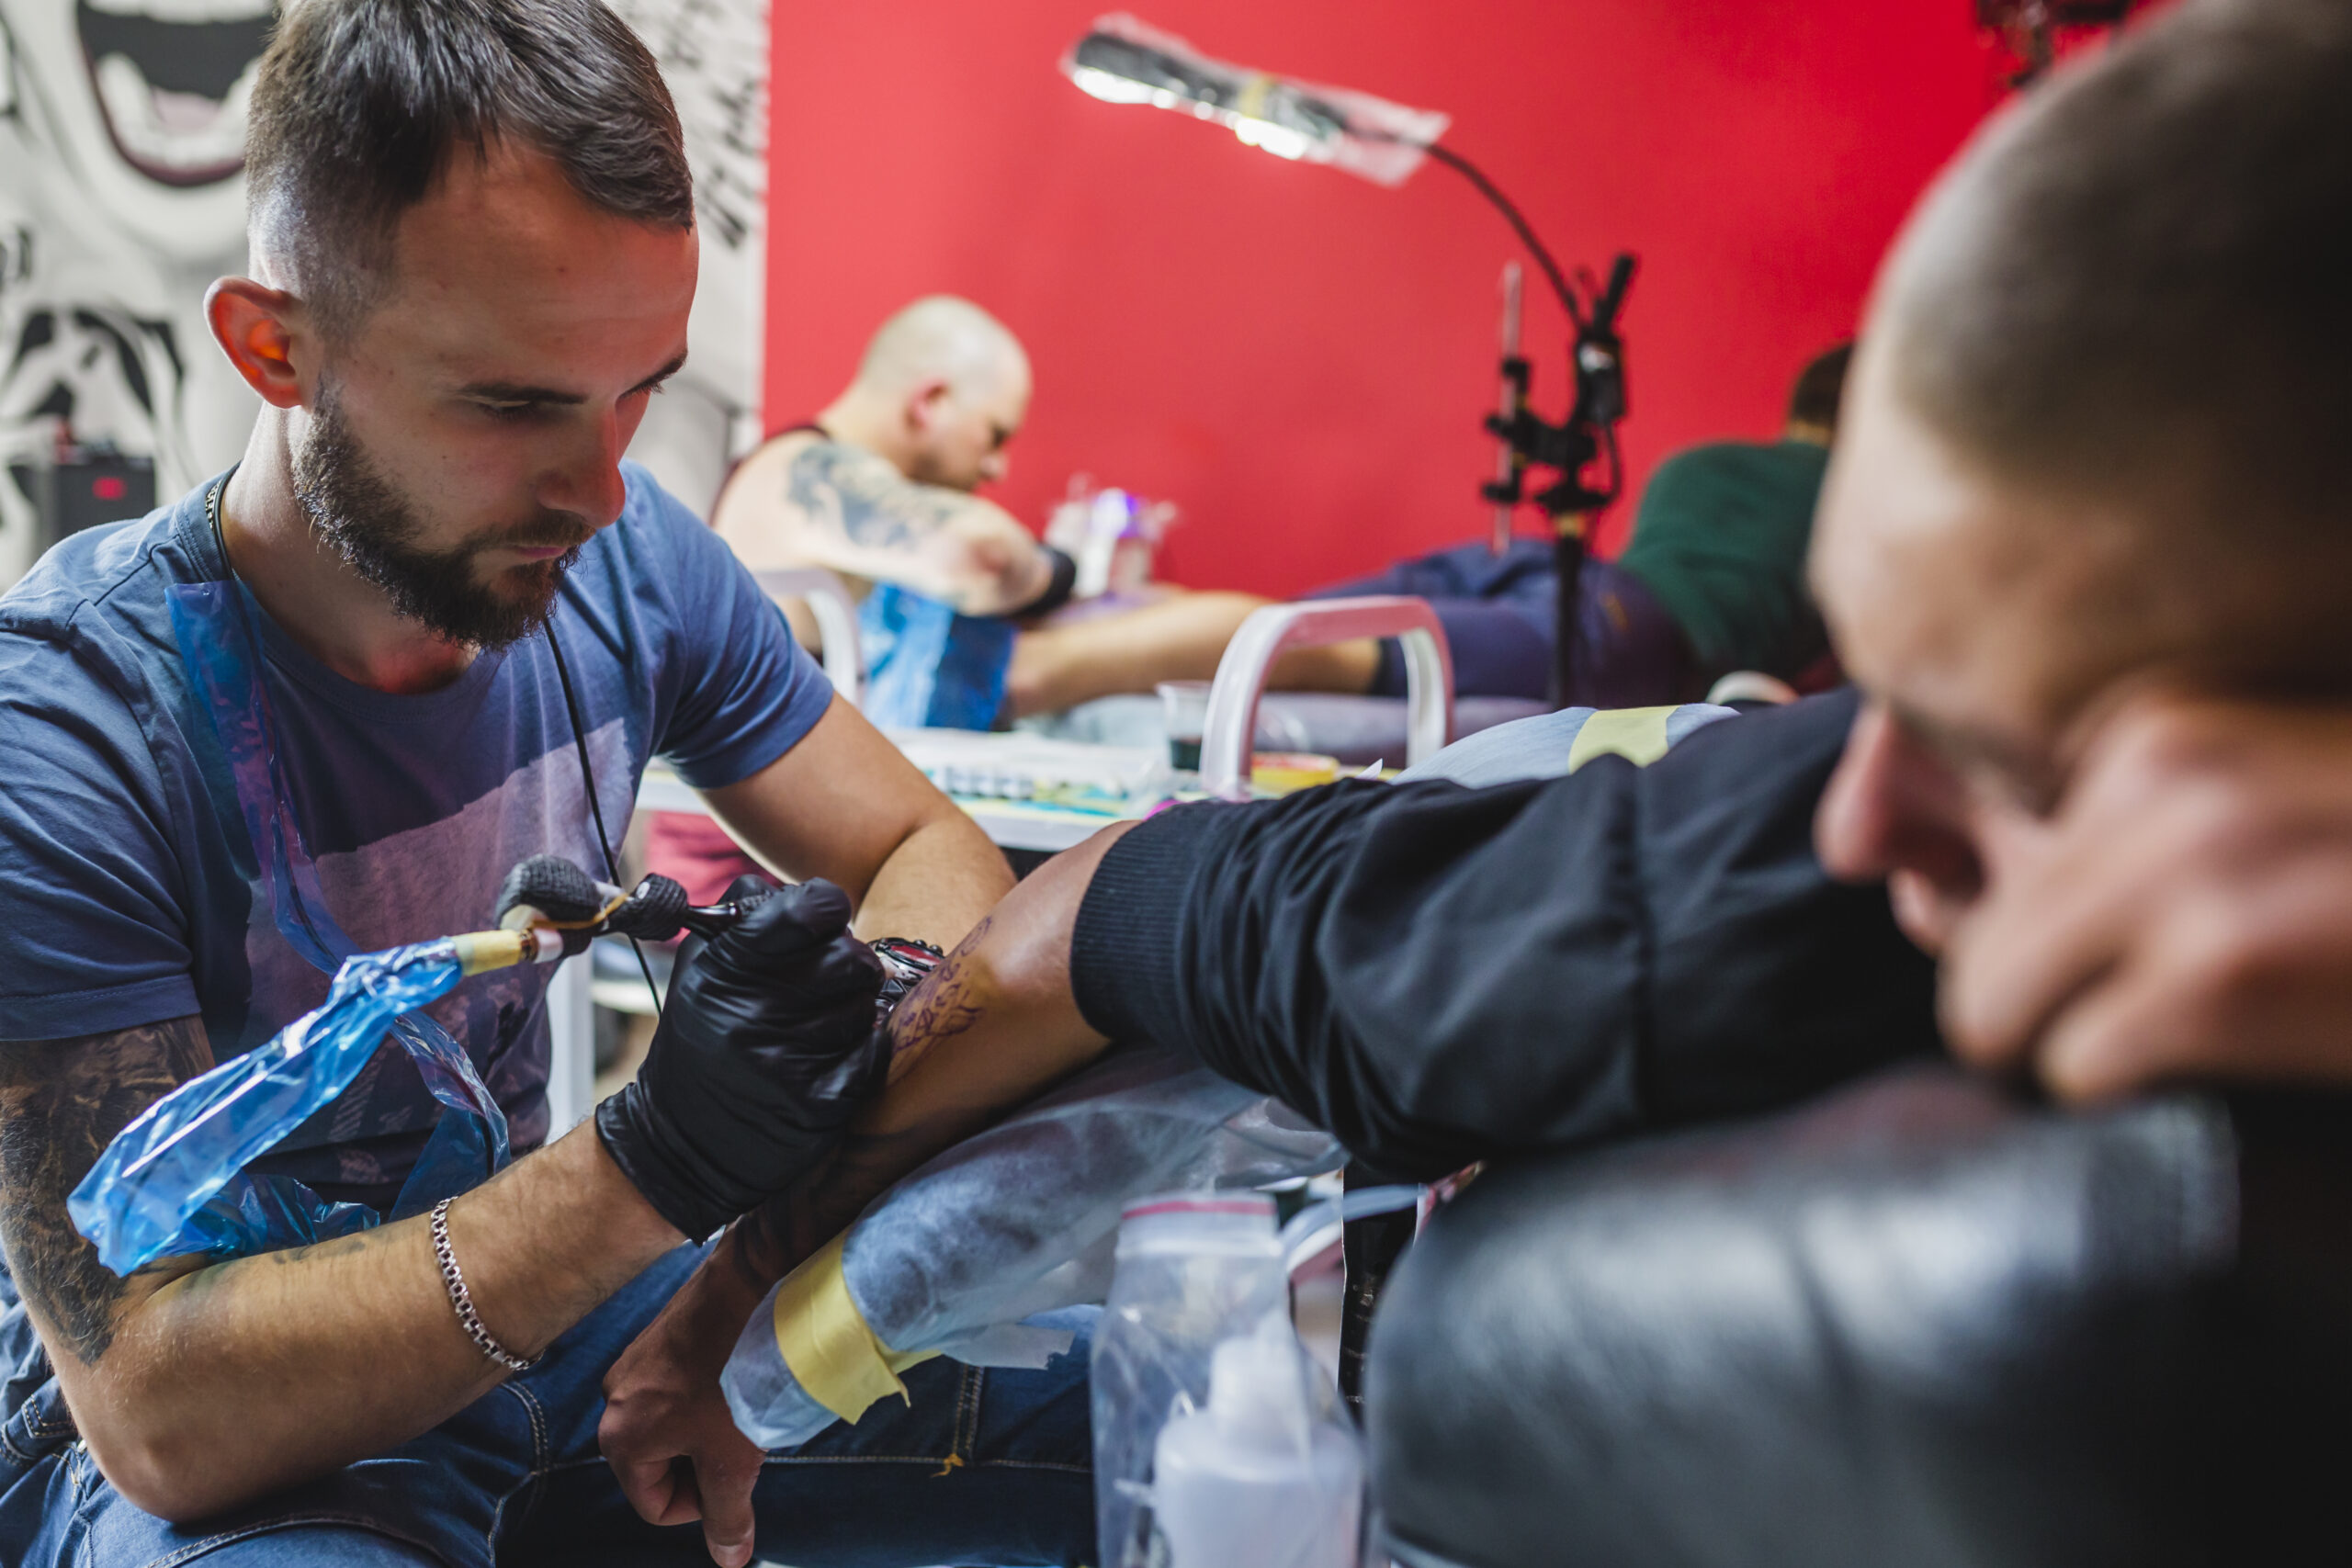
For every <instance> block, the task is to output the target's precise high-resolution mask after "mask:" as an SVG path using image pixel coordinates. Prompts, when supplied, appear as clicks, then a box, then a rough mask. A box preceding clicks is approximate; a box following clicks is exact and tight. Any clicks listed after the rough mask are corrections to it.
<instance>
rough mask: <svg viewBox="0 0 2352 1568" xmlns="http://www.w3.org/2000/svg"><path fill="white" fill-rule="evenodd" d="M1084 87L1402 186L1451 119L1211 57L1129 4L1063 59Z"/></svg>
mask: <svg viewBox="0 0 2352 1568" xmlns="http://www.w3.org/2000/svg"><path fill="white" fill-rule="evenodd" d="M1062 71H1063V73H1065V74H1066V75H1068V76H1069V79H1070V80H1071V81H1072V82H1075V83H1076V84H1077V85H1079V86H1080V88H1081V89H1083V90H1084V91H1086V92H1088V93H1091V94H1092V95H1093V96H1096V97H1098V98H1102V99H1103V100H1105V101H1106V102H1109V103H1114V104H1151V105H1153V106H1155V107H1159V108H1164V109H1175V110H1177V111H1178V112H1180V113H1182V114H1189V115H1191V116H1193V118H1196V119H1206V120H1214V121H1215V122H1216V123H1217V124H1219V125H1222V126H1224V127H1225V128H1226V129H1227V130H1230V131H1232V132H1233V134H1234V135H1235V136H1237V137H1238V138H1240V139H1241V140H1242V141H1245V142H1247V143H1249V144H1250V146H1252V147H1261V148H1263V149H1265V150H1266V151H1267V152H1272V153H1273V154H1275V155H1276V156H1278V157H1283V158H1299V159H1304V160H1306V162H1308V163H1310V164H1330V165H1332V166H1333V167H1334V168H1340V169H1345V170H1347V171H1348V172H1349V173H1350V174H1352V175H1363V177H1364V178H1365V179H1368V180H1371V181H1373V182H1374V184H1376V185H1384V186H1395V185H1401V184H1403V183H1404V181H1405V180H1406V179H1407V178H1408V176H1410V175H1411V174H1412V172H1413V171H1414V170H1415V169H1417V168H1419V167H1420V164H1421V159H1422V158H1423V157H1424V156H1425V154H1424V152H1422V149H1424V148H1426V147H1428V146H1429V145H1430V143H1431V142H1434V141H1437V139H1438V138H1439V137H1441V136H1443V135H1444V134H1445V128H1446V127H1447V126H1448V125H1450V124H1452V123H1453V122H1452V120H1451V119H1450V118H1448V117H1447V116H1445V115H1443V114H1441V113H1439V112H1438V111H1437V110H1435V109H1416V108H1408V107H1406V106H1405V105H1403V104H1392V103H1390V102H1388V101H1387V100H1386V99H1385V98H1375V97H1374V96H1372V95H1371V94H1369V93H1358V92H1354V91H1351V89H1349V88H1346V87H1324V86H1317V85H1316V84H1314V83H1312V82H1301V81H1296V80H1294V79H1292V78H1290V77H1286V76H1276V75H1273V74H1272V73H1268V72H1264V71H1253V70H1251V69H1250V68H1249V67H1248V66H1243V65H1235V64H1233V63H1231V62H1227V61H1223V60H1212V59H1210V58H1209V57H1208V56H1207V55H1205V54H1203V53H1202V52H1201V51H1198V50H1196V49H1194V48H1193V46H1192V45H1191V44H1189V43H1186V42H1185V41H1184V40H1183V39H1180V38H1178V37H1176V36H1175V35H1174V34H1173V33H1164V32H1161V31H1159V29H1158V28H1152V27H1149V26H1147V25H1146V24H1145V23H1143V22H1140V21H1137V20H1136V18H1135V17H1131V16H1128V15H1127V14H1126V13H1125V12H1119V13H1116V14H1114V15H1112V16H1107V17H1100V18H1098V19H1097V20H1096V21H1095V23H1094V26H1093V27H1092V28H1091V29H1089V31H1088V32H1087V35H1086V36H1085V37H1084V38H1082V39H1079V40H1078V42H1077V43H1076V44H1074V45H1073V46H1071V48H1070V51H1069V53H1068V54H1066V55H1064V56H1063V57H1062Z"/></svg>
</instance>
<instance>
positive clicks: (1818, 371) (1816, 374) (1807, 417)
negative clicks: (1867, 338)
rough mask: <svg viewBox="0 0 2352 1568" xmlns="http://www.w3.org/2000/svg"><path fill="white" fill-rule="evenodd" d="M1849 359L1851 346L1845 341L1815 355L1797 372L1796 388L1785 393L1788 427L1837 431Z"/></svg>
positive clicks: (1852, 348)
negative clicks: (1839, 408)
mask: <svg viewBox="0 0 2352 1568" xmlns="http://www.w3.org/2000/svg"><path fill="white" fill-rule="evenodd" d="M1853 359H1854V344H1853V341H1852V340H1851V339H1849V340H1847V341H1846V342H1844V343H1841V344H1838V346H1837V347H1835V348H1832V349H1827V350H1825V351H1824V352H1822V353H1820V354H1817V355H1814V356H1813V358H1812V360H1811V361H1809V362H1808V363H1807V364H1806V366H1805V367H1804V369H1802V370H1800V371H1798V372H1797V384H1796V385H1795V386H1794V387H1792V388H1791V389H1789V423H1791V424H1817V425H1819V426H1821V428H1822V429H1824V430H1835V429H1837V428H1838V404H1840V403H1842V402H1844V401H1845V400H1846V367H1847V366H1849V365H1850V364H1852V363H1853Z"/></svg>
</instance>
